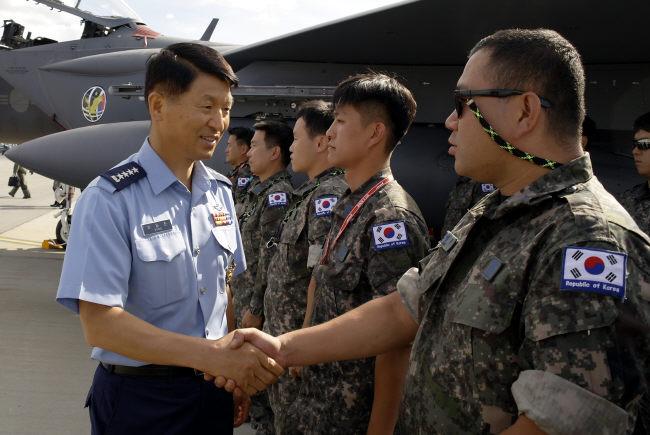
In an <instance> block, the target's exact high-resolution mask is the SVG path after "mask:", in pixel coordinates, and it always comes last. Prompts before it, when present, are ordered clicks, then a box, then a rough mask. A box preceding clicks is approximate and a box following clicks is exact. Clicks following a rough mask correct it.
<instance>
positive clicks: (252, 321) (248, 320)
mask: <svg viewBox="0 0 650 435" xmlns="http://www.w3.org/2000/svg"><path fill="white" fill-rule="evenodd" d="M263 321H264V318H263V317H262V316H256V315H255V314H252V313H251V311H250V310H246V312H245V313H244V318H243V319H242V322H241V323H242V326H243V327H244V328H257V329H262V322H263Z"/></svg>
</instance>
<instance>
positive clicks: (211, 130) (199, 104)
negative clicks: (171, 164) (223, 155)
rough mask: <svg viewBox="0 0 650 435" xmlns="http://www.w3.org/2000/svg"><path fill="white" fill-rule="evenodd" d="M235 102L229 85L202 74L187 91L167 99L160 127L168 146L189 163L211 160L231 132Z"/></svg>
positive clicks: (165, 99)
mask: <svg viewBox="0 0 650 435" xmlns="http://www.w3.org/2000/svg"><path fill="white" fill-rule="evenodd" d="M232 103H233V99H232V95H231V93H230V86H229V85H228V83H227V82H225V81H223V80H220V79H218V78H216V77H214V76H211V75H208V74H204V73H199V74H198V76H197V78H196V79H195V80H194V82H192V84H191V85H190V88H189V89H188V90H187V91H186V92H184V93H183V94H181V95H178V96H166V97H165V98H164V110H163V113H162V118H161V120H160V121H161V122H159V124H158V125H159V127H160V130H161V132H162V134H163V141H164V142H165V146H166V147H171V148H173V149H174V152H175V153H176V155H177V156H178V157H179V158H182V159H184V160H187V161H196V160H204V159H209V158H210V157H212V154H213V153H214V150H215V148H216V146H217V143H218V142H219V140H220V139H221V137H222V136H223V133H224V131H226V130H227V129H228V124H229V123H230V109H231V107H232Z"/></svg>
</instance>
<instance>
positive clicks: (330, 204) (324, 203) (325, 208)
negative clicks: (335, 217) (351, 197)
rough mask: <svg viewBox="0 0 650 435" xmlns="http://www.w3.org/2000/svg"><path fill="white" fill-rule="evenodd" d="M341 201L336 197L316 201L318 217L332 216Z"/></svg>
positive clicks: (325, 197) (326, 197) (321, 198)
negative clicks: (337, 203)
mask: <svg viewBox="0 0 650 435" xmlns="http://www.w3.org/2000/svg"><path fill="white" fill-rule="evenodd" d="M338 200H339V199H338V198H337V197H336V196H323V197H320V198H318V199H315V200H314V207H315V209H316V216H330V215H331V214H332V209H333V208H334V206H335V205H336V202H337V201H338Z"/></svg>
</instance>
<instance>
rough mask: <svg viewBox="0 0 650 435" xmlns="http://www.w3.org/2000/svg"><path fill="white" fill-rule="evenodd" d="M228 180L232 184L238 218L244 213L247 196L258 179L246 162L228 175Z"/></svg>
mask: <svg viewBox="0 0 650 435" xmlns="http://www.w3.org/2000/svg"><path fill="white" fill-rule="evenodd" d="M228 178H229V179H230V182H231V183H232V197H233V199H234V200H235V211H236V212H237V216H241V214H242V213H243V211H244V210H243V209H244V202H245V201H246V194H247V193H248V189H249V188H250V186H251V184H252V182H253V180H255V179H256V177H255V176H254V175H253V173H252V172H251V167H250V166H249V165H248V162H244V163H242V164H241V165H239V166H237V167H235V168H233V170H232V171H230V173H228Z"/></svg>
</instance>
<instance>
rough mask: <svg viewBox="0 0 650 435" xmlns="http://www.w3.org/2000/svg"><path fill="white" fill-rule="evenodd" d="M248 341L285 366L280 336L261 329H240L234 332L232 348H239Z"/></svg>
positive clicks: (231, 342)
mask: <svg viewBox="0 0 650 435" xmlns="http://www.w3.org/2000/svg"><path fill="white" fill-rule="evenodd" d="M246 342H248V343H250V344H253V345H254V346H255V347H257V348H259V349H260V350H261V351H262V352H264V353H265V354H267V355H268V356H270V357H271V358H273V359H274V360H275V361H277V363H278V364H280V365H281V366H283V367H284V362H283V361H284V359H283V357H282V355H281V342H280V339H279V338H277V337H273V336H272V335H269V334H266V333H265V332H262V331H260V330H259V329H253V328H248V329H238V330H236V331H234V332H233V337H232V340H231V341H230V348H231V349H237V348H239V347H240V346H242V345H243V344H244V343H246Z"/></svg>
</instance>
